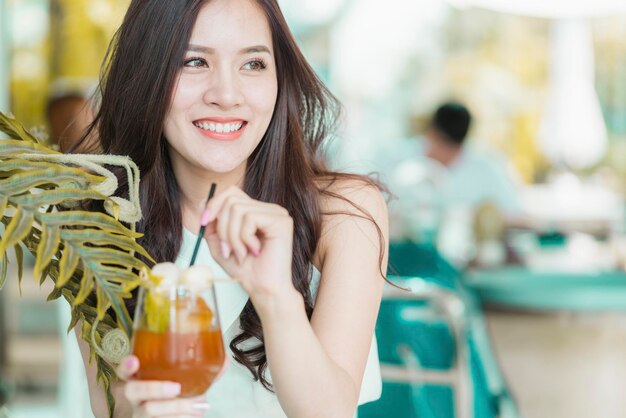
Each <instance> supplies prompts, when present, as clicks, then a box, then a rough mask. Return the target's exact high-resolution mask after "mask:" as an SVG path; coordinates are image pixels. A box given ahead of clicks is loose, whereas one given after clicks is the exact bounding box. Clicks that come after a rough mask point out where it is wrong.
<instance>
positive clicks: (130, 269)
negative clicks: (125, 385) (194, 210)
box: [0, 113, 152, 416]
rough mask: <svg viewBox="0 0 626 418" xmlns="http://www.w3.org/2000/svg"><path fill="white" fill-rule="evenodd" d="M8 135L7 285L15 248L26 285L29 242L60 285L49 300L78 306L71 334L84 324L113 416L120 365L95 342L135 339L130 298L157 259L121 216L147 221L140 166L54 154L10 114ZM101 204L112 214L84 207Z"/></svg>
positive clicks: (0, 251) (3, 244) (5, 121)
mask: <svg viewBox="0 0 626 418" xmlns="http://www.w3.org/2000/svg"><path fill="white" fill-rule="evenodd" d="M0 131H3V132H4V133H6V134H7V135H9V137H11V139H8V140H2V141H0V221H1V223H2V224H4V225H5V228H4V231H2V232H1V235H0V255H2V259H1V260H0V288H1V286H2V284H3V283H4V280H5V278H6V275H7V263H8V257H7V255H6V252H7V249H8V248H11V247H13V248H14V249H15V255H16V259H17V263H18V279H19V280H21V275H22V272H21V270H22V262H23V257H24V254H23V251H22V247H21V246H22V245H24V247H25V248H26V249H27V250H28V251H29V252H30V253H32V254H33V255H35V257H36V261H35V268H34V273H35V276H41V280H45V279H47V278H49V279H50V280H52V281H53V282H54V283H55V287H54V289H53V290H52V292H51V293H50V294H49V295H48V299H49V300H53V299H58V298H60V297H63V298H64V299H65V300H66V301H67V302H68V303H69V304H70V306H72V318H71V320H70V324H69V326H70V328H68V329H71V328H72V327H74V326H76V325H77V324H78V323H81V324H82V332H81V334H80V335H81V336H82V338H83V339H84V340H85V341H87V342H88V343H89V345H90V348H91V353H90V355H91V357H92V358H94V359H95V363H96V366H97V376H98V380H99V381H100V382H101V384H102V386H103V388H104V390H105V391H106V398H107V404H108V407H109V414H110V416H113V411H114V407H115V400H114V398H113V396H112V393H111V391H110V389H111V381H112V380H115V379H116V376H115V373H114V368H113V367H112V366H111V365H110V364H109V363H108V362H107V361H106V359H105V358H104V357H102V354H101V353H102V352H101V351H98V350H99V349H98V347H97V346H96V345H94V344H100V341H101V339H102V338H103V337H104V336H105V335H106V333H107V332H110V331H112V330H115V329H118V328H119V329H121V330H123V331H124V332H125V333H126V334H127V335H129V336H130V333H131V324H132V321H131V318H130V315H129V313H128V310H127V308H126V305H125V300H126V299H128V298H131V297H132V293H131V291H132V290H133V289H134V288H135V287H137V286H138V285H139V283H140V280H139V277H138V274H137V273H138V271H139V270H140V269H142V268H146V265H145V263H144V261H143V260H150V261H152V259H151V257H150V255H149V254H148V253H147V252H146V251H145V249H144V248H142V247H141V246H140V245H138V244H137V242H136V241H135V240H136V239H137V238H139V237H141V234H139V233H137V232H135V231H134V226H133V225H132V224H130V227H128V226H126V225H124V224H122V223H121V222H119V221H118V220H117V219H118V216H117V214H118V213H120V211H121V213H120V216H119V219H123V220H125V221H126V222H131V220H132V222H134V221H135V220H137V219H139V218H140V216H141V214H140V211H139V210H138V199H137V190H138V188H137V187H136V184H137V182H138V178H137V175H138V170H137V167H136V166H135V165H134V164H133V163H132V162H131V161H130V160H129V159H128V158H124V157H117V156H101V157H98V158H95V157H93V156H87V155H85V156H76V155H74V156H65V155H63V154H61V153H58V152H56V151H52V150H50V149H48V148H47V147H45V146H43V145H41V144H39V143H38V141H37V139H36V138H35V136H34V135H32V134H31V133H29V132H28V131H27V130H26V129H24V128H23V127H22V126H21V125H20V124H19V123H18V122H17V121H16V120H15V119H13V118H9V117H7V116H5V115H3V114H2V113H0ZM105 165H116V166H121V167H123V168H125V169H126V172H127V173H128V176H129V182H130V181H131V180H132V181H133V184H134V186H133V187H131V188H130V189H131V191H132V192H131V196H130V199H131V201H130V202H128V201H126V200H125V199H121V198H120V197H117V196H113V195H112V193H113V189H115V188H116V187H117V178H116V177H115V176H114V174H113V173H112V172H111V171H110V170H108V169H107V168H106V167H105ZM92 173H96V174H97V175H96V174H92ZM98 200H99V201H102V202H104V203H105V204H104V207H105V209H106V210H107V211H109V213H98V212H90V211H86V210H83V209H81V208H83V207H84V206H85V204H86V203H87V202H91V201H98ZM112 215H113V216H112ZM0 231H1V230H0ZM140 257H141V258H140ZM92 330H93V338H92Z"/></svg>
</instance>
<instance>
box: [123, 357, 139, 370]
mask: <svg viewBox="0 0 626 418" xmlns="http://www.w3.org/2000/svg"><path fill="white" fill-rule="evenodd" d="M124 365H125V366H126V368H127V369H128V370H132V369H136V368H137V358H136V357H128V358H127V359H126V361H125V362H124Z"/></svg>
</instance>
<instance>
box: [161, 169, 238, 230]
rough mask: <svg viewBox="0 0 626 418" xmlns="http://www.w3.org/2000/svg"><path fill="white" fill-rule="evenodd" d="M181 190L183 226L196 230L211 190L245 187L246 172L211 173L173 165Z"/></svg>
mask: <svg viewBox="0 0 626 418" xmlns="http://www.w3.org/2000/svg"><path fill="white" fill-rule="evenodd" d="M172 169H173V171H174V175H175V176H176V181H177V182H178V187H179V189H180V197H181V202H180V204H181V210H182V216H183V226H185V227H186V228H187V229H191V230H194V229H195V228H196V227H197V226H198V222H199V221H200V217H201V216H202V211H203V210H204V207H205V205H206V200H207V197H208V194H209V190H210V189H211V183H215V184H216V185H217V189H216V193H219V192H220V191H222V190H226V189H227V188H228V187H230V186H237V187H243V181H244V175H245V172H229V173H211V172H207V171H205V170H202V169H199V168H197V167H189V166H187V165H185V166H180V165H177V164H172Z"/></svg>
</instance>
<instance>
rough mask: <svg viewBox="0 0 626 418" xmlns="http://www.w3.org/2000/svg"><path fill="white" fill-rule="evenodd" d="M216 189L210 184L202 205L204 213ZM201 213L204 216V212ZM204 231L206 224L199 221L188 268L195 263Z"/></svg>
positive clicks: (215, 185) (214, 185)
mask: <svg viewBox="0 0 626 418" xmlns="http://www.w3.org/2000/svg"><path fill="white" fill-rule="evenodd" d="M216 187H217V184H215V183H211V190H209V197H207V199H206V203H205V205H204V210H205V211H206V205H208V204H209V200H211V198H212V197H213V195H214V194H215V188H216ZM202 213H203V214H204V211H203V212H202ZM205 229H206V223H204V222H202V220H200V232H198V239H197V240H196V246H195V247H194V249H193V255H192V256H191V262H190V263H189V267H191V266H193V265H194V263H195V262H196V257H197V256H198V250H199V249H200V242H201V241H202V237H203V236H204V230H205Z"/></svg>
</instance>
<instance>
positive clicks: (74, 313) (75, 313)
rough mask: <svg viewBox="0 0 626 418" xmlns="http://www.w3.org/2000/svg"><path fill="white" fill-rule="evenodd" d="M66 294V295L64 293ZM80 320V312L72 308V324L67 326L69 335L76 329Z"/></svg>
mask: <svg viewBox="0 0 626 418" xmlns="http://www.w3.org/2000/svg"><path fill="white" fill-rule="evenodd" d="M64 294H65V293H64ZM78 319H79V315H78V310H77V309H76V308H75V307H73V308H72V317H71V319H70V323H69V325H68V326H67V332H68V333H69V332H70V331H71V330H73V329H74V327H75V326H76V324H77V323H78Z"/></svg>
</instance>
